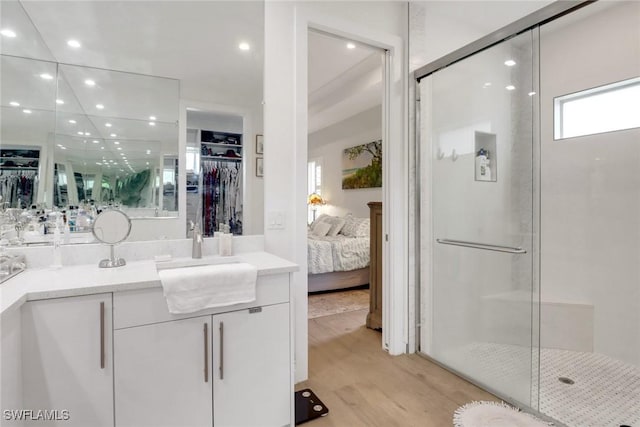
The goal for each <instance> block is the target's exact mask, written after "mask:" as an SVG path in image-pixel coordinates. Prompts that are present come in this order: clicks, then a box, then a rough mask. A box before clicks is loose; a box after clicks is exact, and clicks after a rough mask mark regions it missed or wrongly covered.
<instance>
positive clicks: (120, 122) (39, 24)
mask: <svg viewBox="0 0 640 427" xmlns="http://www.w3.org/2000/svg"><path fill="white" fill-rule="evenodd" d="M2 3H3V4H2V6H3V7H2V14H1V15H0V21H1V22H0V24H1V25H0V26H1V27H2V28H3V30H4V29H10V30H11V31H13V33H15V36H13V37H10V36H6V35H4V34H3V35H2V36H1V37H0V41H1V43H0V53H1V60H2V64H0V65H1V68H2V73H1V74H0V80H1V82H0V85H1V91H0V95H1V108H2V115H1V120H0V125H1V128H2V129H1V134H2V135H1V139H0V145H1V147H0V148H1V149H2V150H11V151H7V152H6V153H2V156H0V169H2V172H1V173H2V174H8V173H9V172H10V171H11V173H12V174H14V175H15V174H18V175H19V180H20V181H21V182H26V184H25V185H24V186H23V187H22V188H19V189H17V188H14V189H13V190H14V191H13V193H12V197H4V200H3V204H4V206H0V208H3V207H4V208H7V207H11V208H16V207H19V208H23V209H24V208H29V207H32V206H33V207H35V210H37V211H40V210H47V209H53V208H58V209H59V210H65V209H66V210H69V207H74V209H76V208H77V210H79V211H83V210H84V212H85V213H90V212H91V211H92V210H93V209H92V208H91V205H93V206H95V208H96V209H97V210H98V211H99V210H100V209H102V208H106V209H112V208H117V209H120V210H122V211H124V212H126V213H127V214H128V215H129V217H130V218H131V220H132V223H133V230H132V233H131V239H132V240H151V239H174V238H183V237H185V234H186V232H185V226H184V224H185V223H186V221H187V220H188V219H192V218H187V206H186V204H187V203H188V200H187V192H188V191H193V183H190V182H187V181H188V177H187V169H186V167H187V166H186V161H185V160H188V159H186V155H187V153H185V151H186V150H185V148H186V147H185V143H184V140H185V139H186V135H185V134H186V118H184V119H180V118H181V117H186V115H185V116H182V114H184V110H185V108H187V107H189V106H192V107H198V103H199V102H202V101H198V100H207V105H205V107H206V109H208V110H210V109H212V108H209V107H211V106H213V107H214V108H213V109H215V110H216V111H222V112H233V113H236V114H240V115H241V116H243V118H244V120H245V122H244V123H245V124H244V126H243V141H244V142H243V144H245V147H244V148H243V151H244V152H245V154H246V155H245V158H244V159H243V161H242V165H243V174H244V176H245V178H246V179H244V180H243V187H244V188H243V197H244V203H243V207H242V211H243V214H244V217H243V231H242V234H260V233H262V232H263V197H264V196H263V183H262V178H261V177H255V176H254V174H253V172H252V171H253V170H254V168H255V162H256V161H257V157H258V156H262V155H257V154H256V153H255V149H254V146H253V144H254V143H255V142H254V141H255V139H256V135H261V134H262V133H263V132H262V99H263V90H262V82H263V78H262V75H263V61H264V56H263V48H264V46H263V44H264V43H263V39H264V2H263V1H244V2H236V1H216V2H124V1H114V2H86V1H73V0H71V1H65V2H47V1H22V2H20V1H17V0H5V1H3V2H2ZM122 16H127V20H125V21H123V20H122ZM95 17H100V19H99V25H96V21H95ZM167 22H171V25H166V23H167ZM212 22H215V28H216V37H214V38H212V37H211V31H212V30H211V28H212V27H211V25H212ZM140 28H145V29H147V30H148V34H147V35H148V37H146V38H145V39H144V40H141V41H140V43H131V40H136V39H137V38H139V30H140ZM71 33H73V34H71ZM7 34H10V33H7ZM10 35H13V34H10ZM71 36H73V37H74V39H76V40H75V41H76V43H72V44H69V42H70V37H71ZM240 45H242V47H240ZM185 46H189V48H188V49H185V48H184V47H185ZM114 70H118V71H114ZM157 76H167V77H157ZM194 101H195V102H194ZM25 110H26V111H25ZM183 122H184V123H183ZM204 129H208V128H204ZM210 130H213V131H218V130H220V129H216V128H213V129H210ZM9 157H11V158H10V159H8V158H9ZM9 168H12V169H9ZM194 172H195V173H196V174H197V171H194ZM192 175H193V173H192ZM11 179H16V178H11ZM0 188H1V187H0ZM2 195H3V196H7V195H6V194H2ZM32 210H33V209H32ZM158 217H159V218H158ZM92 220H93V217H92ZM23 225H24V224H23ZM72 233H73V232H72ZM73 241H74V239H71V242H73Z"/></svg>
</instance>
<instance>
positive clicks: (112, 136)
mask: <svg viewBox="0 0 640 427" xmlns="http://www.w3.org/2000/svg"><path fill="white" fill-rule="evenodd" d="M109 136H111V138H115V137H116V136H118V135H116V134H115V133H112V134H110V135H109Z"/></svg>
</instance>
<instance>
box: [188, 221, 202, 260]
mask: <svg viewBox="0 0 640 427" xmlns="http://www.w3.org/2000/svg"><path fill="white" fill-rule="evenodd" d="M191 224H192V230H193V243H192V245H191V258H193V259H197V258H202V231H200V224H199V223H197V222H196V223H195V224H194V223H193V222H192V223H191Z"/></svg>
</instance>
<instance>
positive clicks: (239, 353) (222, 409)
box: [213, 304, 293, 427]
mask: <svg viewBox="0 0 640 427" xmlns="http://www.w3.org/2000/svg"><path fill="white" fill-rule="evenodd" d="M213 336H214V338H213V343H214V351H213V366H214V370H213V376H214V379H213V406H214V408H213V419H214V423H213V424H214V426H215V427H220V426H224V427H228V426H238V427H244V426H284V425H288V424H289V423H290V419H289V417H290V408H291V394H292V393H293V390H291V372H290V369H291V366H290V347H289V345H290V342H289V304H277V305H271V306H265V307H256V308H254V309H249V310H240V311H234V312H230V313H225V314H220V315H216V316H213Z"/></svg>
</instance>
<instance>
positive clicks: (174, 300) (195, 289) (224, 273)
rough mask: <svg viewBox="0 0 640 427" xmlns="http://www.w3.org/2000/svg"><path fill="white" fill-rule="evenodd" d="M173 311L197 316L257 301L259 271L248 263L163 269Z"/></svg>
mask: <svg viewBox="0 0 640 427" xmlns="http://www.w3.org/2000/svg"><path fill="white" fill-rule="evenodd" d="M158 274H159V275H160V281H161V282H162V288H163V289H164V296H165V298H166V299H167V306H168V307H169V312H171V313H174V314H183V313H193V312H195V311H199V310H204V309H206V308H214V307H224V306H227V305H233V304H242V303H248V302H251V301H255V300H256V280H257V278H258V269H257V268H256V267H255V266H254V265H251V264H247V263H231V264H218V265H203V266H198V267H189V268H172V269H167V270H160V271H159V272H158Z"/></svg>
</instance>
